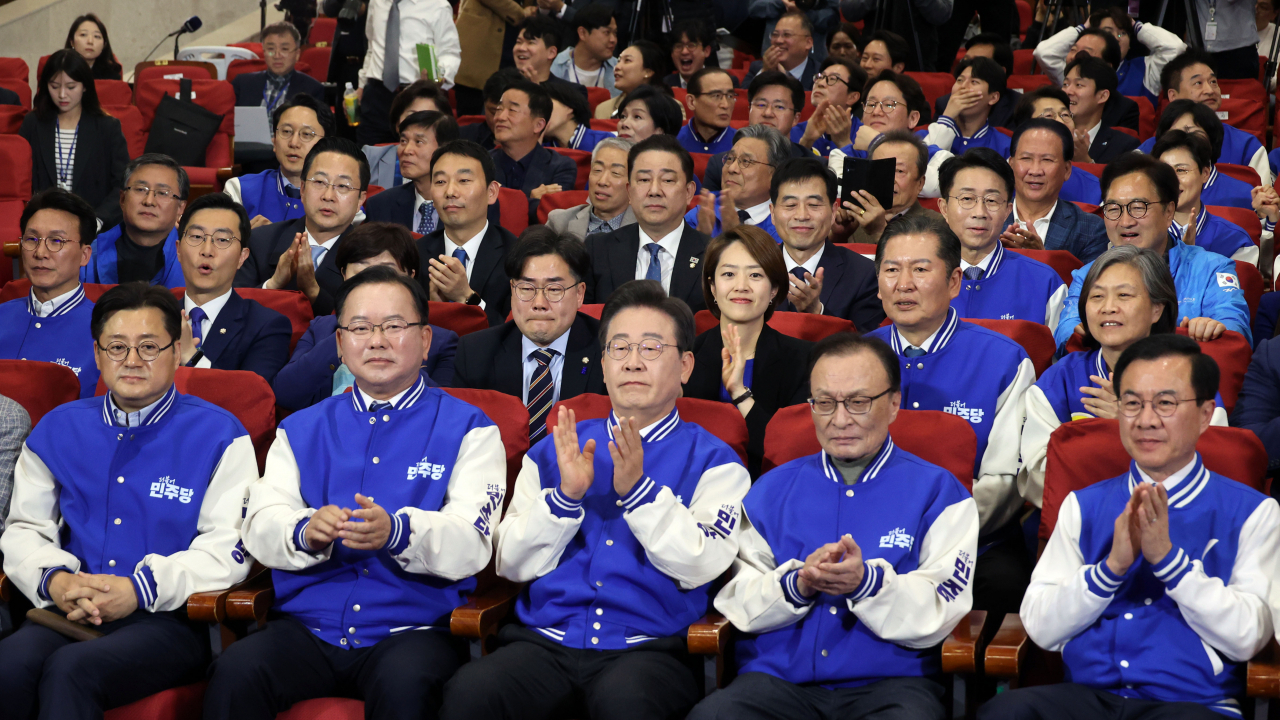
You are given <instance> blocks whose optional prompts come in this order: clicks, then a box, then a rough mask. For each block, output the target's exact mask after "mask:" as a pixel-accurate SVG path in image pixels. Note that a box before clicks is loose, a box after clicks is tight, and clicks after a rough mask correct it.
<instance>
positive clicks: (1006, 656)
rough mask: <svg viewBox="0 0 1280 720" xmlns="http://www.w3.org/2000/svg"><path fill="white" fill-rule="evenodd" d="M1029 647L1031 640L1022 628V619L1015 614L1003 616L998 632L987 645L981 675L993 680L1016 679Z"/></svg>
mask: <svg viewBox="0 0 1280 720" xmlns="http://www.w3.org/2000/svg"><path fill="white" fill-rule="evenodd" d="M1030 647H1031V639H1030V638H1028V637H1027V631H1026V629H1025V628H1023V627H1022V619H1021V618H1020V617H1018V615H1017V613H1009V614H1008V615H1005V616H1004V621H1003V622H1001V624H1000V630H999V631H997V632H996V635H995V637H993V638H991V642H989V643H987V652H986V656H985V658H986V659H985V661H984V662H983V674H984V675H986V676H987V677H995V678H1016V677H1018V671H1019V670H1021V669H1022V665H1023V661H1024V659H1025V658H1026V655H1027V652H1028V650H1029V649H1030Z"/></svg>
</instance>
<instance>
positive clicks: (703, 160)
mask: <svg viewBox="0 0 1280 720" xmlns="http://www.w3.org/2000/svg"><path fill="white" fill-rule="evenodd" d="M689 156H690V157H692V158H693V174H694V175H696V176H697V177H698V178H703V177H706V175H707V163H709V162H711V155H709V154H707V153H689Z"/></svg>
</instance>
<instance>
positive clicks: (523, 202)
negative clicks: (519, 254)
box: [498, 188, 529, 235]
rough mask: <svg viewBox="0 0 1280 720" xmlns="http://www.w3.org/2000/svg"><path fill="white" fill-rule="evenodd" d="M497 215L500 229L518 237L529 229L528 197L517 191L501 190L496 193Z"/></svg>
mask: <svg viewBox="0 0 1280 720" xmlns="http://www.w3.org/2000/svg"><path fill="white" fill-rule="evenodd" d="M498 215H499V217H501V218H502V227H504V228H506V229H507V230H509V231H511V232H512V233H514V234H516V235H519V234H520V233H522V232H524V229H525V228H527V227H529V197H528V196H527V195H525V194H524V193H522V192H520V191H519V190H513V189H511V188H502V189H501V190H499V191H498Z"/></svg>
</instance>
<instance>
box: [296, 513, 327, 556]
mask: <svg viewBox="0 0 1280 720" xmlns="http://www.w3.org/2000/svg"><path fill="white" fill-rule="evenodd" d="M310 524H311V516H310V515H308V516H306V517H304V518H302V519H301V520H299V521H298V524H297V525H295V526H294V528H293V546H294V547H296V548H297V549H298V551H299V552H304V553H307V554H308V555H316V554H318V553H320V552H322V551H323V550H324V548H320V549H319V550H314V549H312V547H311V543H308V542H307V525H310Z"/></svg>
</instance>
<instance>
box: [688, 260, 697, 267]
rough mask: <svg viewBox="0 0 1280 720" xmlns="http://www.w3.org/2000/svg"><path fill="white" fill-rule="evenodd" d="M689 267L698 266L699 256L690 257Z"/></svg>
mask: <svg viewBox="0 0 1280 720" xmlns="http://www.w3.org/2000/svg"><path fill="white" fill-rule="evenodd" d="M689 267H691V268H695V267H698V258H696V257H691V258H689Z"/></svg>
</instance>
